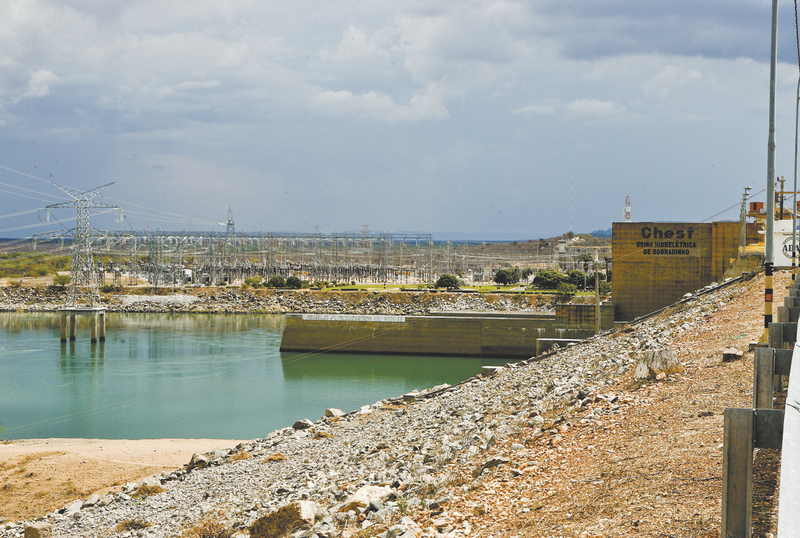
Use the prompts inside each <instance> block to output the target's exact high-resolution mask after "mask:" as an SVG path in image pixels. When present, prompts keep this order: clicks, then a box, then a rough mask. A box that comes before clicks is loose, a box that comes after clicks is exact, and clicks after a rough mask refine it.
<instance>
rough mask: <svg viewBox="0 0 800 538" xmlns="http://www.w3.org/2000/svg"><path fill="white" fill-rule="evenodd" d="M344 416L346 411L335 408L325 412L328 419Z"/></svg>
mask: <svg viewBox="0 0 800 538" xmlns="http://www.w3.org/2000/svg"><path fill="white" fill-rule="evenodd" d="M344 415H345V412H344V411H342V410H341V409H336V408H335V407H329V408H328V409H326V410H325V416H326V417H328V418H330V417H343V416H344Z"/></svg>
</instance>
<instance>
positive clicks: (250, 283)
mask: <svg viewBox="0 0 800 538" xmlns="http://www.w3.org/2000/svg"><path fill="white" fill-rule="evenodd" d="M262 280H263V279H262V278H261V277H260V276H251V277H250V278H245V279H244V284H243V285H242V287H243V288H260V287H261V282H262Z"/></svg>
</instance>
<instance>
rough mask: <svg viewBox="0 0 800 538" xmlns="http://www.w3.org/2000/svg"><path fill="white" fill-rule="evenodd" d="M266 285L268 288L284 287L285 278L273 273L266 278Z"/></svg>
mask: <svg viewBox="0 0 800 538" xmlns="http://www.w3.org/2000/svg"><path fill="white" fill-rule="evenodd" d="M267 287H268V288H285V287H286V280H284V278H283V277H282V276H280V275H275V276H273V277H271V278H270V279H269V280H267Z"/></svg>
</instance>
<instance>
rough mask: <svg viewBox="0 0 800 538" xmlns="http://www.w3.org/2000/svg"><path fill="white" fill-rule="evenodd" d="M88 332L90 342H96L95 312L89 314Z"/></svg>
mask: <svg viewBox="0 0 800 538" xmlns="http://www.w3.org/2000/svg"><path fill="white" fill-rule="evenodd" d="M89 332H90V334H91V336H90V339H91V341H92V343H95V342H97V312H93V313H92V314H90V315H89Z"/></svg>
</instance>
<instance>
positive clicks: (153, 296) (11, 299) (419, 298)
mask: <svg viewBox="0 0 800 538" xmlns="http://www.w3.org/2000/svg"><path fill="white" fill-rule="evenodd" d="M65 298H66V292H65V290H64V289H63V288H56V287H39V288H32V287H19V288H9V287H5V288H0V311H12V312H13V311H24V312H54V311H56V310H58V309H59V308H60V307H61V306H63V304H64V299H65ZM555 299H556V298H555V296H552V295H551V296H540V295H501V294H461V293H441V292H440V293H428V292H425V291H421V292H391V291H390V292H377V291H373V292H362V291H348V292H342V291H324V290H321V291H316V290H297V291H294V290H268V289H258V290H253V289H245V290H243V289H241V288H216V287H214V288H159V289H158V290H157V293H153V291H152V288H146V289H145V288H126V289H122V290H121V291H120V292H118V293H103V294H101V304H102V305H103V306H105V307H106V308H107V309H108V311H109V312H178V313H180V312H185V313H192V312H198V313H215V314H245V313H275V314H280V313H324V314H387V315H390V314H394V315H407V316H408V315H422V314H427V313H428V312H430V311H431V310H462V311H463V310H478V311H503V310H508V311H528V312H547V311H549V310H550V309H551V308H552V306H551V302H552V301H553V300H555Z"/></svg>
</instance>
